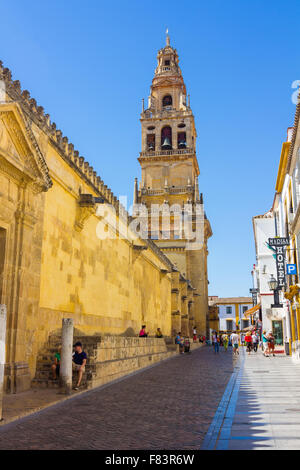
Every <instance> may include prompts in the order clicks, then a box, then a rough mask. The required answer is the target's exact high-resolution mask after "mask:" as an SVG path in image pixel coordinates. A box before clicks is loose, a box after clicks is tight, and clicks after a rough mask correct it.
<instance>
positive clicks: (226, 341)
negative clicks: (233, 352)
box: [223, 334, 229, 352]
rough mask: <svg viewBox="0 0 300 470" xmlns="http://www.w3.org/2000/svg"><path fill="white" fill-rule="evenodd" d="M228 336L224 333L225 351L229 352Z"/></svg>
mask: <svg viewBox="0 0 300 470" xmlns="http://www.w3.org/2000/svg"><path fill="white" fill-rule="evenodd" d="M228 341H229V340H228V336H227V335H226V334H225V335H223V346H224V351H225V352H227V349H228Z"/></svg>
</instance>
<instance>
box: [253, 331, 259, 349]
mask: <svg viewBox="0 0 300 470" xmlns="http://www.w3.org/2000/svg"><path fill="white" fill-rule="evenodd" d="M252 344H253V351H254V352H257V348H258V336H257V334H256V332H255V331H253V334H252Z"/></svg>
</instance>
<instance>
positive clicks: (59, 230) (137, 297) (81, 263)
mask: <svg viewBox="0 0 300 470" xmlns="http://www.w3.org/2000/svg"><path fill="white" fill-rule="evenodd" d="M4 111H5V112H4ZM4 111H3V116H4V118H5V119H6V121H5V124H4V121H2V120H1V109H0V183H1V188H0V229H1V230H2V231H3V230H6V232H3V233H5V234H6V238H7V240H6V246H5V263H2V264H1V266H2V267H1V270H2V272H1V273H0V280H2V285H3V286H4V288H3V289H2V287H1V291H0V292H1V299H0V302H2V303H5V304H6V305H7V306H8V332H7V356H6V357H7V362H8V364H7V371H6V374H7V377H8V378H7V383H8V384H10V385H7V388H10V390H12V389H15V390H17V391H18V390H22V389H26V388H27V387H28V386H29V385H30V377H31V378H32V377H33V376H34V373H35V365H36V357H37V354H38V351H39V350H40V349H41V348H42V347H43V346H44V344H45V342H46V341H47V340H48V338H49V335H50V334H51V333H53V332H56V331H57V330H59V329H60V328H61V320H62V318H63V317H72V318H74V325H75V328H76V329H77V330H78V331H79V332H82V333H84V334H94V333H98V334H101V335H106V334H113V335H126V336H132V335H137V334H138V332H139V330H140V327H141V325H142V324H146V326H147V330H148V332H149V334H150V335H154V334H155V331H156V329H157V327H160V328H161V330H162V332H163V334H164V336H170V335H171V274H169V272H168V271H169V263H166V262H164V260H163V256H159V255H158V254H157V252H156V250H157V249H156V250H154V249H152V248H151V245H150V244H149V243H147V242H144V241H143V240H139V239H138V240H134V239H133V234H132V233H130V234H129V239H121V238H114V239H111V238H107V239H105V240H100V239H99V238H98V237H97V233H96V230H97V227H98V226H99V224H100V225H101V223H102V222H101V221H100V220H101V218H100V217H99V216H98V215H97V214H95V213H91V214H90V216H89V217H88V218H87V219H86V220H84V219H82V220H81V219H80V214H81V212H80V208H79V205H78V200H79V196H80V192H81V193H82V194H93V195H94V196H99V194H98V193H95V191H94V189H93V186H92V185H90V184H89V182H88V181H87V180H86V179H85V178H84V177H82V176H81V175H80V174H79V173H78V171H76V169H75V168H73V167H72V165H71V164H70V163H68V162H67V161H65V159H64V158H63V157H62V155H61V154H60V153H59V152H58V151H57V149H56V148H55V145H53V142H52V140H51V139H50V138H49V136H48V135H46V134H45V133H44V132H43V131H42V130H41V129H40V128H39V127H38V126H36V125H35V124H33V123H32V124H31V126H32V127H31V130H32V133H33V136H32V135H31V137H30V136H29V137H30V139H32V142H33V145H32V142H30V139H29V137H28V135H27V134H28V133H27V131H26V125H25V121H24V117H23V116H22V113H21V111H20V109H19V107H18V106H17V105H10V106H8V107H6V108H5V110H4ZM4 118H3V119H4ZM10 124H11V125H13V126H14V128H15V134H14V133H13V132H12V130H11V129H10V128H9V126H10ZM7 128H8V134H7ZM10 136H11V137H10ZM22 139H23V140H24V142H22V145H23V147H22V149H23V148H24V149H26V152H25V151H24V152H23V153H24V154H25V153H26V155H27V156H28V157H27V156H26V158H27V159H28V161H25V162H23V158H25V157H24V155H23V153H22V155H21V154H20V150H21V147H20V148H19V146H18V145H19V144H18V140H19V141H21V140H22ZM34 139H36V142H37V144H38V146H39V148H40V150H41V151H42V155H43V158H44V159H45V162H46V164H47V167H48V169H49V175H50V178H51V180H52V183H53V184H52V187H48V188H47V190H46V191H45V190H44V189H43V187H42V182H41V181H40V180H41V177H40V176H38V173H39V171H40V170H38V168H37V165H36V161H35V158H36V155H35V147H34V144H35V140H34ZM31 153H32V155H31ZM47 171H48V170H47ZM25 172H26V173H25ZM38 178H40V179H39V181H38ZM37 183H38V184H37ZM78 220H79V221H80V222H82V229H81V230H78V224H77V225H76V222H78ZM79 225H80V224H79ZM109 231H110V233H111V228H109ZM1 236H2V234H1ZM133 245H140V246H144V248H147V249H144V250H137V249H135V248H134V246H133ZM1 246H2V245H1ZM3 266H4V267H3ZM28 370H29V372H28ZM16 371H17V372H16ZM17 375H18V377H17ZM16 377H17V378H16ZM13 384H15V385H13Z"/></svg>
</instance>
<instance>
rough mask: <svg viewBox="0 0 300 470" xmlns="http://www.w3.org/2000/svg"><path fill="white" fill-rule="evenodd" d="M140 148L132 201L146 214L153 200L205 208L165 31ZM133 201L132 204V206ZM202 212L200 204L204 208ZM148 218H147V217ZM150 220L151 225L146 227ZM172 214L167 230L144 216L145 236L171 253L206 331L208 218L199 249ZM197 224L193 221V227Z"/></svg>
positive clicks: (187, 110) (190, 120)
mask: <svg viewBox="0 0 300 470" xmlns="http://www.w3.org/2000/svg"><path fill="white" fill-rule="evenodd" d="M140 120H141V126H142V148H141V152H140V156H139V158H138V161H139V163H140V165H141V170H142V175H141V181H140V183H139V184H138V182H137V179H136V180H135V184H134V205H136V204H140V205H143V206H146V207H147V209H148V214H150V213H151V207H153V205H160V206H163V207H164V206H166V205H167V206H169V207H172V206H173V207H174V205H177V206H180V207H182V209H183V208H184V207H185V205H186V204H188V205H189V207H192V211H193V214H195V211H196V207H197V208H199V207H201V208H202V209H203V196H202V194H199V186H198V176H199V166H198V161H197V157H196V139H197V132H196V128H195V120H194V115H193V113H192V110H191V107H190V98H189V96H187V92H186V86H185V83H184V80H183V77H182V73H181V69H180V67H179V58H178V54H177V51H176V49H175V48H173V47H172V46H171V45H170V37H169V35H168V33H167V36H166V45H165V47H163V48H162V49H160V50H159V51H158V54H157V67H156V69H155V73H154V77H153V80H152V85H151V89H150V96H149V98H148V107H147V109H145V107H144V100H143V109H142V113H141V119H140ZM134 207H135V206H134ZM203 214H204V209H203ZM148 220H149V219H148ZM150 225H151V227H152V229H151V231H150ZM175 225H176V224H175V217H174V216H172V217H171V223H170V230H169V231H168V232H167V233H166V231H163V230H162V227H161V220H159V222H158V224H156V227H157V229H156V230H153V224H152V221H151V220H149V222H148V233H149V238H152V239H153V240H154V241H155V243H156V245H157V246H158V247H159V248H160V249H161V250H162V251H163V253H164V254H165V255H166V256H168V257H169V259H170V260H171V262H172V263H173V264H174V265H175V266H176V268H177V269H178V271H179V272H180V276H181V278H183V280H185V282H187V283H188V284H189V285H190V286H191V288H192V289H193V291H194V295H193V301H192V302H193V312H194V313H193V316H191V318H190V323H191V324H192V323H193V322H194V323H195V325H196V326H197V327H198V332H201V333H203V334H206V316H207V314H208V292H207V284H208V281H207V264H206V260H207V254H208V252H207V248H206V242H207V239H208V238H209V237H210V236H211V235H212V232H211V228H210V224H209V222H208V220H207V218H206V216H205V217H204V223H203V226H202V228H201V230H202V231H203V233H202V240H203V243H202V244H201V247H199V249H197V250H195V249H194V250H190V249H189V244H188V242H187V240H186V239H185V237H184V236H183V235H182V232H180V233H177V232H176V227H175ZM194 228H195V227H194Z"/></svg>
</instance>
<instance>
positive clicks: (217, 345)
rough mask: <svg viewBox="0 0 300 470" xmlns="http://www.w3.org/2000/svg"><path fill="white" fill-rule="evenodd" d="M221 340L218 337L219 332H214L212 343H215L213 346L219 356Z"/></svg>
mask: <svg viewBox="0 0 300 470" xmlns="http://www.w3.org/2000/svg"><path fill="white" fill-rule="evenodd" d="M219 341H220V340H219V338H218V335H217V332H216V331H214V332H213V335H212V343H213V346H214V352H215V354H219V349H220V347H219Z"/></svg>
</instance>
